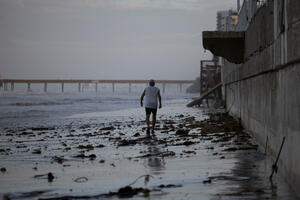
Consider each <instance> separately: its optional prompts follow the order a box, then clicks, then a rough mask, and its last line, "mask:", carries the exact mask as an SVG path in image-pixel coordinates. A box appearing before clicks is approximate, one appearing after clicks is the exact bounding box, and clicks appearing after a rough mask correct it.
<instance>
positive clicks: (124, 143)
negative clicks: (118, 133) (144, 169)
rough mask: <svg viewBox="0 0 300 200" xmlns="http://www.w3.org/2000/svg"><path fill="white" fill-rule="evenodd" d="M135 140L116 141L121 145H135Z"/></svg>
mask: <svg viewBox="0 0 300 200" xmlns="http://www.w3.org/2000/svg"><path fill="white" fill-rule="evenodd" d="M136 143H137V141H136V140H125V139H124V140H121V141H120V142H119V143H118V146H120V147H122V146H129V145H136Z"/></svg>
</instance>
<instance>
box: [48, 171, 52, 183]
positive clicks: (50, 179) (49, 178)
mask: <svg viewBox="0 0 300 200" xmlns="http://www.w3.org/2000/svg"><path fill="white" fill-rule="evenodd" d="M47 176H48V182H52V181H53V179H54V176H53V174H52V173H51V172H49V173H48V175H47Z"/></svg>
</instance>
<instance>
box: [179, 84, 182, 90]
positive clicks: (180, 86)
mask: <svg viewBox="0 0 300 200" xmlns="http://www.w3.org/2000/svg"><path fill="white" fill-rule="evenodd" d="M179 91H180V92H182V83H180V84H179Z"/></svg>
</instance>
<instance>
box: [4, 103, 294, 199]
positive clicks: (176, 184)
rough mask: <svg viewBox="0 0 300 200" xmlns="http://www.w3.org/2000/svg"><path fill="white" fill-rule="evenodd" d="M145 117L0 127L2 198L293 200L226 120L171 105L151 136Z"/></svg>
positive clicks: (119, 116)
mask: <svg viewBox="0 0 300 200" xmlns="http://www.w3.org/2000/svg"><path fill="white" fill-rule="evenodd" d="M143 118H144V113H143V112H141V111H140V110H135V111H134V110H132V109H131V110H129V111H128V112H127V113H126V111H122V114H120V113H119V114H118V113H117V112H112V113H111V115H108V114H107V113H106V114H105V115H104V114H103V113H98V114H95V113H94V114H93V115H92V116H90V117H86V118H83V116H81V117H80V118H79V119H78V116H77V117H76V119H75V118H68V119H66V121H65V123H64V122H60V123H59V126H55V123H54V122H51V127H50V126H49V127H48V126H47V125H46V124H44V125H42V126H34V127H30V126H21V127H16V128H12V127H8V128H3V129H2V134H1V152H0V153H1V154H0V158H1V160H0V167H1V168H2V167H3V168H5V169H6V171H5V172H1V173H0V193H2V194H5V195H7V197H9V198H11V199H51V198H54V199H64V198H65V199H73V198H75V197H76V198H77V199H78V198H79V199H103V198H110V199H118V198H120V197H124V196H122V195H125V196H126V195H129V196H127V197H131V198H133V199H144V198H145V197H146V198H151V199H199V198H200V199H287V200H289V199H291V200H292V199H297V198H296V196H295V194H294V193H293V191H291V189H290V188H289V187H288V185H287V184H286V182H285V181H284V180H283V178H282V177H281V176H280V175H276V176H275V177H274V180H273V184H271V183H270V182H269V180H268V177H269V174H270V173H271V163H272V162H271V159H270V158H268V157H266V156H265V155H263V154H261V153H260V152H259V151H258V150H257V145H255V143H254V142H253V141H252V139H251V137H250V136H249V135H248V134H247V133H245V132H244V130H243V129H242V128H241V127H240V126H239V124H238V123H237V122H236V121H235V120H233V119H232V118H231V117H229V116H226V115H212V116H211V117H210V119H208V116H205V115H204V114H203V111H201V110H199V109H193V108H184V107H183V106H182V105H180V106H178V105H177V106H175V105H173V106H170V107H169V108H165V109H163V110H161V111H160V112H159V120H158V124H157V131H156V132H155V136H151V137H150V138H149V137H145V136H146V135H145V122H144V121H143V120H144V119H143ZM47 127H48V128H47ZM49 172H51V173H52V174H53V178H52V180H51V181H49V178H48V177H47V175H48V173H49ZM39 175H40V176H39ZM78 180H79V181H78ZM129 185H130V187H126V186H129ZM120 188H122V189H121V190H120Z"/></svg>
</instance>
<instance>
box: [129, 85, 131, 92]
mask: <svg viewBox="0 0 300 200" xmlns="http://www.w3.org/2000/svg"><path fill="white" fill-rule="evenodd" d="M129 93H131V83H129Z"/></svg>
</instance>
